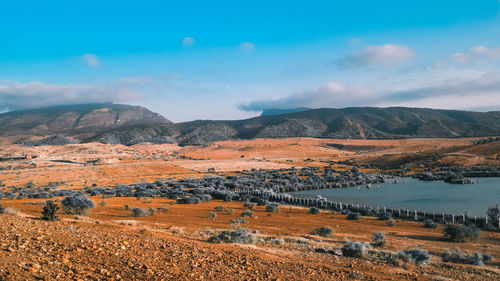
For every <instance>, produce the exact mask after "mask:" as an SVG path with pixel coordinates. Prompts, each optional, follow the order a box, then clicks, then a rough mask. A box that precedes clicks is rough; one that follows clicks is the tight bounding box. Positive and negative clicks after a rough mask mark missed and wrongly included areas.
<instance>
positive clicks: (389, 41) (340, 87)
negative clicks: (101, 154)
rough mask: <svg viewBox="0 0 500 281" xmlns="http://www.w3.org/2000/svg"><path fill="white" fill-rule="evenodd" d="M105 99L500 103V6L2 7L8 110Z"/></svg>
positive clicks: (2, 103)
mask: <svg viewBox="0 0 500 281" xmlns="http://www.w3.org/2000/svg"><path fill="white" fill-rule="evenodd" d="M97 102H114V103H125V104H133V105H141V106H145V107H147V108H148V109H150V110H152V111H155V112H158V113H160V114H162V115H164V116H165V117H166V118H168V119H170V120H172V121H174V122H182V121H190V120H196V119H243V118H248V117H253V116H258V115H259V114H260V113H261V112H262V110H264V109H271V108H279V109H286V108H296V107H309V108H321V107H332V108H343V107H351V106H381V107H388V106H410V107H428V108H443V109H461V110H474V111H490V110H500V1H499V0H478V1H460V0H453V1H452V0H440V1H435V0H433V1H430V0H419V1H413V0H408V1H401V0H399V1H398V0H379V1H369V0H364V1H363V0H358V1H331V0H330V1H313V0H310V1H294V0H287V1H281V0H276V1H270V0H267V1H260V0H253V1H234V0H232V1H216V0H214V1H189V0H186V1H166V0H165V1H147V0H143V1H125V0H121V1H113V0H108V1H92V0H86V1H67V0H65V1H63V0H61V1H51V0H46V1H23V0H19V1H3V2H2V3H0V112H5V111H12V110H22V109H29V108H37V107H45V106H52V105H63V104H80V103H97Z"/></svg>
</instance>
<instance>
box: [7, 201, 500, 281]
mask: <svg viewBox="0 0 500 281" xmlns="http://www.w3.org/2000/svg"><path fill="white" fill-rule="evenodd" d="M93 200H94V201H95V202H96V203H97V207H96V208H95V209H94V210H93V211H92V213H91V214H90V216H88V217H82V216H77V217H75V216H71V215H65V214H63V213H61V214H60V215H61V216H62V220H61V221H57V222H47V221H42V220H40V219H39V218H38V217H39V216H40V213H41V208H42V206H40V205H34V204H33V203H36V202H38V203H40V202H42V201H43V200H3V205H4V207H7V208H9V207H10V208H11V209H17V210H19V211H20V213H18V214H17V215H8V214H3V215H0V233H1V235H0V265H1V266H0V279H1V280H145V279H149V280H355V279H358V280H498V279H499V278H500V264H499V263H498V261H497V260H495V262H494V263H493V264H490V265H485V266H475V265H460V264H453V263H443V262H441V259H440V258H439V257H438V255H439V253H441V252H442V251H443V250H444V249H446V248H453V247H457V246H458V247H460V249H461V250H462V251H463V252H466V253H473V252H474V251H481V252H483V253H490V254H492V255H493V256H494V257H496V258H497V257H498V256H500V234H499V233H494V232H483V235H482V237H481V239H480V240H479V241H478V242H473V243H458V244H457V243H452V242H448V241H446V240H444V239H442V229H441V228H438V229H428V228H424V227H423V226H422V224H421V223H413V222H403V221H401V222H396V225H394V226H388V225H387V224H386V222H385V221H380V220H377V219H376V218H362V219H361V221H360V222H356V221H349V220H346V218H345V217H346V216H345V215H341V214H331V213H329V212H321V213H320V214H317V215H313V214H309V213H308V209H305V208H289V207H281V210H280V212H279V213H275V214H273V215H271V216H269V213H267V212H265V210H264V208H265V207H257V208H256V209H255V210H254V213H255V216H254V218H247V221H248V223H246V224H244V225H241V226H244V227H248V228H249V229H251V230H258V233H257V234H254V235H255V237H256V239H257V242H256V243H255V244H254V245H246V244H227V243H222V244H213V243H209V242H207V240H208V238H209V237H211V236H212V235H214V233H217V231H218V230H221V229H235V228H236V227H237V225H235V224H234V223H231V220H234V219H235V218H238V217H239V216H240V214H241V212H243V211H244V210H245V208H244V207H243V204H242V203H241V202H228V203H225V202H221V201H213V202H210V203H201V204H197V205H182V204H173V200H167V199H149V200H136V199H135V198H108V199H102V198H93ZM102 201H106V202H107V204H106V206H101V204H100V202H102ZM26 203H31V204H26ZM124 203H129V204H131V206H132V207H141V208H144V209H146V208H154V209H157V208H158V207H161V206H166V207H167V208H168V209H169V211H166V212H161V211H157V212H156V214H155V215H153V216H147V217H143V218H136V217H131V211H130V210H125V208H124V207H123V206H124V205H122V204H124ZM219 205H223V206H225V207H226V208H227V209H231V210H233V211H234V213H225V212H219V213H218V215H217V217H216V218H209V213H210V212H214V209H215V206H219ZM325 225H330V226H332V227H333V228H334V229H335V234H334V236H333V237H331V238H321V237H318V236H314V235H311V234H310V233H311V231H312V230H313V229H315V228H317V227H320V226H325ZM375 232H385V233H386V235H387V240H388V243H387V245H386V246H385V247H384V248H381V249H373V250H370V251H371V252H370V254H368V255H367V256H366V257H365V258H362V259H359V258H350V257H343V256H342V254H341V251H340V248H341V247H342V245H343V244H344V243H345V240H346V239H348V240H354V241H362V242H369V241H371V235H372V234H373V233H375ZM320 238H321V239H320ZM276 239H278V240H276ZM318 239H320V240H318ZM273 241H280V242H279V243H277V242H273ZM417 247H420V248H423V249H426V250H428V251H429V252H430V253H431V254H432V257H431V264H428V265H415V264H413V263H411V262H410V263H400V264H396V265H395V264H392V263H391V262H389V261H387V260H385V259H384V258H383V257H382V256H383V253H384V252H397V251H399V250H402V249H409V248H417ZM318 248H322V249H323V248H326V249H332V251H333V252H332V253H319V252H317V250H316V249H318Z"/></svg>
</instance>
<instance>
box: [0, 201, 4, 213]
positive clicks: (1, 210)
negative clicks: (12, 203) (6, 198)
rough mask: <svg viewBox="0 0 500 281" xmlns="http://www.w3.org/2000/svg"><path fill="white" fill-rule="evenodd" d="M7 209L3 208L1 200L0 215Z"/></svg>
mask: <svg viewBox="0 0 500 281" xmlns="http://www.w3.org/2000/svg"><path fill="white" fill-rule="evenodd" d="M4 211H5V209H4V208H3V207H2V201H1V199H0V214H3V213H4Z"/></svg>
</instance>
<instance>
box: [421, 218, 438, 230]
mask: <svg viewBox="0 0 500 281" xmlns="http://www.w3.org/2000/svg"><path fill="white" fill-rule="evenodd" d="M437 226H438V224H437V223H435V222H434V221H433V220H431V219H426V220H425V221H424V227H425V228H436V227H437Z"/></svg>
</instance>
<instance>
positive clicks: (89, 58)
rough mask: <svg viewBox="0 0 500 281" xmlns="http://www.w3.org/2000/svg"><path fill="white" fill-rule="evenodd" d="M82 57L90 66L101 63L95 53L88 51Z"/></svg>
mask: <svg viewBox="0 0 500 281" xmlns="http://www.w3.org/2000/svg"><path fill="white" fill-rule="evenodd" d="M82 58H83V60H84V61H85V63H87V65H89V66H92V67H97V66H99V65H101V61H100V60H99V59H98V58H97V56H96V55H94V54H90V53H87V54H84V55H83V56H82Z"/></svg>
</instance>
